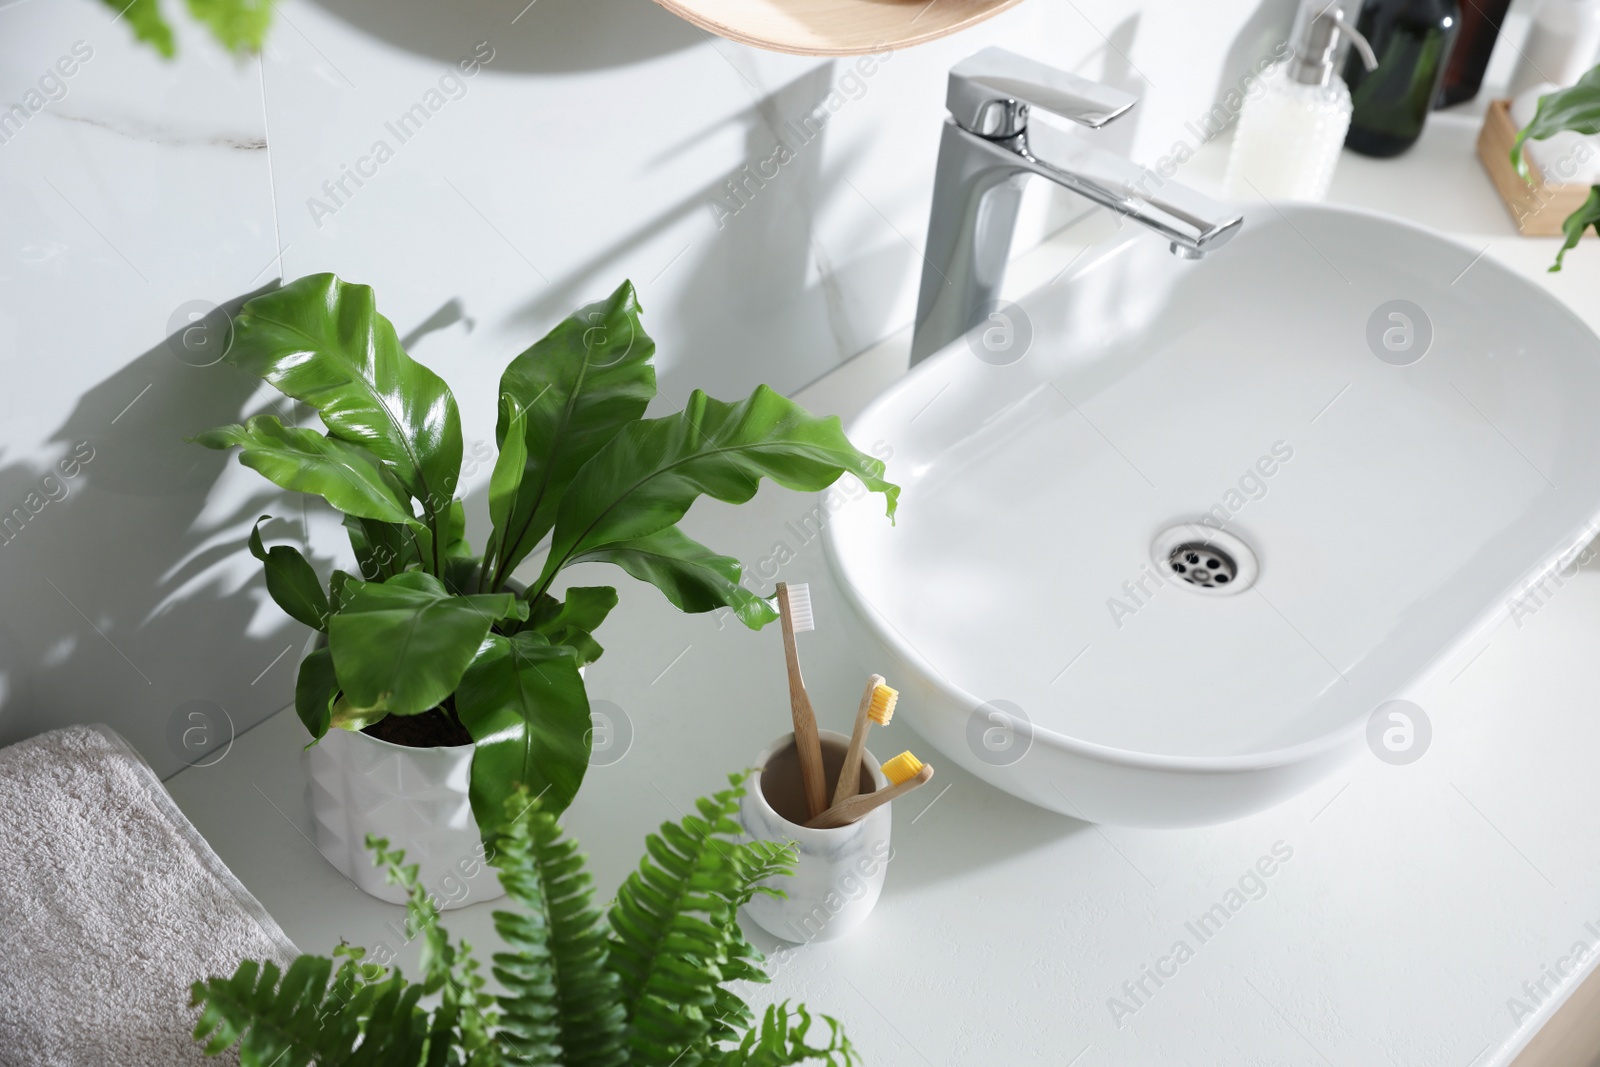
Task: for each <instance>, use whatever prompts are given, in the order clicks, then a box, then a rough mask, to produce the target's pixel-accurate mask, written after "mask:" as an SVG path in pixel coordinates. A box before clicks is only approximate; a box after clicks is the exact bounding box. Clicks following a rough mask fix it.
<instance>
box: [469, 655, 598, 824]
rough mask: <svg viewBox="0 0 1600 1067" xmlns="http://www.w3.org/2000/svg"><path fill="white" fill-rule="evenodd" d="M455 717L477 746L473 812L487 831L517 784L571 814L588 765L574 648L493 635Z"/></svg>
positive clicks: (585, 712)
mask: <svg viewBox="0 0 1600 1067" xmlns="http://www.w3.org/2000/svg"><path fill="white" fill-rule="evenodd" d="M456 715H457V716H459V717H460V719H461V725H463V726H465V727H466V728H467V732H468V733H470V734H471V735H472V739H473V741H474V742H475V744H476V750H475V751H474V753H473V756H472V784H471V788H470V789H469V795H470V797H471V799H472V811H473V814H475V815H476V816H477V818H478V825H479V827H481V828H482V829H483V830H484V832H485V834H489V833H492V832H493V831H494V830H496V829H497V828H498V827H499V826H500V825H501V823H503V822H504V821H505V802H506V797H508V796H510V795H511V794H512V793H514V792H515V791H516V790H517V788H518V787H526V788H527V789H529V790H530V791H531V792H532V793H533V794H534V795H535V796H538V797H539V798H540V799H541V801H542V803H543V804H544V806H545V809H546V810H547V811H550V812H552V813H560V812H562V811H565V810H566V808H567V805H568V804H570V803H572V798H573V797H574V796H576V795H577V793H578V786H579V785H581V784H582V782H583V774H584V771H586V770H588V766H589V744H590V738H589V728H590V718H589V697H588V694H587V693H586V692H585V691H584V686H583V678H582V677H581V676H580V675H579V674H578V663H577V661H576V659H574V657H573V655H572V652H571V650H570V649H567V648H563V647H561V646H559V645H551V644H550V643H549V642H548V641H547V640H546V639H545V638H544V637H543V636H541V635H539V634H535V633H529V632H523V633H517V634H513V635H512V636H510V637H506V636H504V635H502V634H490V635H488V639H487V640H486V641H484V642H483V646H482V647H481V648H480V649H479V650H478V654H477V658H476V659H474V660H473V661H472V664H471V666H469V667H468V668H467V669H466V671H465V673H464V674H463V675H462V677H461V682H460V685H459V686H458V687H457V688H456Z"/></svg>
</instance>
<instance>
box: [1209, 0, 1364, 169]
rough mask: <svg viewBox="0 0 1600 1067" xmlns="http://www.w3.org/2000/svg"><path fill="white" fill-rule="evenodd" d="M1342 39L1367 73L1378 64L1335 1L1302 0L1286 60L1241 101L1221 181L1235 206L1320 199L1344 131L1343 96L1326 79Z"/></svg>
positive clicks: (1346, 103) (1338, 85) (1347, 105)
mask: <svg viewBox="0 0 1600 1067" xmlns="http://www.w3.org/2000/svg"><path fill="white" fill-rule="evenodd" d="M1346 38H1348V39H1349V40H1350V41H1351V42H1352V44H1353V45H1354V46H1355V50H1356V51H1357V52H1358V53H1359V54H1360V56H1361V61H1362V62H1363V63H1365V64H1366V66H1367V69H1368V70H1372V69H1373V68H1375V67H1376V66H1377V65H1378V60H1377V57H1376V56H1375V55H1373V53H1372V49H1371V47H1369V46H1368V44H1367V41H1366V38H1364V37H1363V36H1362V35H1361V34H1359V33H1357V32H1356V30H1355V27H1354V26H1352V25H1350V23H1349V21H1348V20H1347V17H1346V16H1345V14H1344V11H1343V9H1342V8H1341V7H1340V5H1339V3H1338V2H1337V0H1305V2H1304V3H1302V4H1301V6H1300V12H1299V16H1298V18H1297V19H1296V20H1295V31H1294V34H1293V37H1292V39H1293V41H1294V47H1293V50H1292V52H1291V54H1290V57H1289V59H1288V61H1287V62H1285V63H1282V64H1280V65H1278V66H1277V67H1275V68H1273V69H1272V70H1271V71H1269V72H1268V73H1267V74H1266V75H1265V76H1264V78H1263V79H1262V86H1261V91H1260V92H1258V93H1256V94H1253V95H1249V94H1247V95H1246V98H1245V104H1244V108H1243V110H1242V111H1241V112H1240V114H1239V125H1238V129H1237V130H1235V131H1234V137H1233V152H1232V154H1231V155H1230V156H1229V157H1228V170H1227V174H1226V177H1225V178H1224V183H1225V186H1226V189H1227V193H1228V196H1230V197H1232V198H1233V199H1236V200H1248V199H1254V198H1255V197H1257V196H1260V197H1265V198H1266V199H1267V200H1321V199H1322V198H1323V197H1324V196H1326V195H1327V192H1328V185H1329V183H1331V182H1332V181H1333V170H1334V167H1335V166H1337V165H1338V162H1339V150H1340V149H1341V148H1342V147H1343V146H1344V140H1345V134H1346V133H1347V132H1348V131H1349V129H1350V115H1351V112H1352V105H1351V102H1350V90H1349V89H1348V88H1346V87H1345V83H1344V82H1343V81H1341V80H1340V79H1339V78H1338V77H1337V76H1336V75H1335V74H1334V67H1335V65H1336V63H1337V61H1338V53H1339V48H1340V45H1341V44H1342V43H1343V40H1344V39H1346Z"/></svg>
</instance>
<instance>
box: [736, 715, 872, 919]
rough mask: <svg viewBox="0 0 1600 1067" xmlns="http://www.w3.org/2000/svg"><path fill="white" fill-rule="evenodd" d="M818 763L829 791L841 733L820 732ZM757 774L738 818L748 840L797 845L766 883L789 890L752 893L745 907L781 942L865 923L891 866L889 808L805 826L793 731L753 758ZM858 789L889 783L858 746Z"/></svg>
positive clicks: (842, 744) (843, 738) (844, 739)
mask: <svg viewBox="0 0 1600 1067" xmlns="http://www.w3.org/2000/svg"><path fill="white" fill-rule="evenodd" d="M819 736H820V739H821V741H822V766H823V771H824V777H825V779H826V781H827V792H828V796H829V797H830V798H831V797H832V796H833V790H834V784H835V783H836V782H837V781H838V780H839V773H840V769H841V768H842V766H843V764H844V757H845V752H846V750H847V749H848V748H849V746H850V738H849V736H848V735H846V734H841V733H835V732H834V731H832V730H821V731H819ZM755 766H756V772H755V773H754V774H753V775H751V776H750V781H749V782H748V784H747V785H746V787H745V796H744V800H743V801H742V802H741V804H740V810H739V816H740V822H741V823H742V824H743V826H744V831H745V833H746V834H747V835H748V836H749V837H750V839H751V840H755V841H776V842H779V843H780V844H786V843H790V842H793V843H794V845H795V847H796V849H797V850H798V851H799V859H798V862H797V863H796V864H795V873H794V875H793V876H792V877H783V876H779V877H777V878H774V879H773V880H771V881H770V882H768V883H766V884H768V885H771V886H773V887H774V888H776V889H781V890H783V892H784V893H785V894H786V896H785V897H784V898H783V899H778V898H776V897H771V896H768V895H766V894H765V893H762V894H757V895H756V897H755V898H754V899H752V900H751V901H750V903H749V904H746V905H745V914H747V915H748V916H749V917H750V919H751V920H752V921H754V922H755V923H756V925H758V926H760V927H761V928H762V929H763V930H765V931H767V932H768V933H769V934H772V935H773V936H774V937H781V938H783V939H784V940H785V941H793V942H796V943H804V942H808V941H833V940H835V939H837V938H841V937H843V936H845V935H846V934H848V933H850V932H851V931H852V930H854V929H855V928H856V927H858V926H860V925H861V924H862V922H864V921H865V920H866V918H867V916H868V915H870V914H871V913H872V909H873V907H874V906H875V905H876V904H877V903H878V896H879V895H880V894H881V893H882V892H883V880H884V876H885V874H886V873H887V871H888V868H889V859H890V849H889V821H890V815H889V809H890V807H891V805H889V804H884V805H883V806H881V807H879V808H875V809H873V810H872V811H871V812H869V813H868V814H867V815H866V817H865V818H863V819H861V820H860V821H859V822H855V823H852V824H850V825H849V826H840V827H836V828H834V829H829V830H812V829H809V828H807V827H806V826H805V825H804V823H805V821H806V814H805V810H806V809H805V793H804V789H803V788H802V786H801V782H800V759H799V756H798V755H797V753H796V752H795V745H794V734H792V733H790V734H784V735H783V736H782V737H780V738H778V739H777V740H776V741H774V742H773V743H772V744H771V745H770V746H769V747H768V748H767V749H766V751H764V752H762V753H761V755H759V756H757V757H756V763H755ZM856 773H858V774H859V775H861V788H860V792H861V793H863V794H865V793H871V792H874V791H876V790H879V789H887V788H888V787H889V781H888V779H887V778H885V777H884V775H883V772H882V771H881V770H879V769H878V761H877V760H876V759H875V758H873V755H872V753H870V752H863V753H862V757H861V765H860V767H859V768H857V769H856Z"/></svg>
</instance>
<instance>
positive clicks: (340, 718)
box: [328, 696, 389, 734]
mask: <svg viewBox="0 0 1600 1067" xmlns="http://www.w3.org/2000/svg"><path fill="white" fill-rule="evenodd" d="M388 714H389V712H388V710H387V709H385V708H358V707H356V706H355V705H354V704H352V703H350V701H349V700H348V699H347V698H345V697H343V696H340V697H338V698H337V699H335V700H334V702H333V709H332V712H331V713H330V715H329V717H328V726H329V727H330V728H331V729H334V730H348V731H349V732H350V733H353V734H354V733H360V732H361V731H362V730H365V729H366V728H367V727H369V726H371V725H372V724H373V723H375V722H378V721H380V720H382V719H383V718H385V717H387V716H388Z"/></svg>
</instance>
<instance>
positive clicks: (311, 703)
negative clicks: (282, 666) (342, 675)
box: [294, 647, 339, 741]
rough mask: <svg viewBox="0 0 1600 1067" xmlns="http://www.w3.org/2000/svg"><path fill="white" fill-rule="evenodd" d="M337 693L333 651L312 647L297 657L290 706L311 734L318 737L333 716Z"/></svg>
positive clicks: (324, 732)
mask: <svg viewBox="0 0 1600 1067" xmlns="http://www.w3.org/2000/svg"><path fill="white" fill-rule="evenodd" d="M338 694H339V679H338V678H337V677H336V676H335V675H334V673H333V653H332V652H331V651H329V650H328V649H327V648H326V647H323V648H319V649H316V650H315V651H313V652H312V653H311V655H309V656H307V657H306V658H305V659H303V660H301V661H300V674H299V677H298V678H296V680H295V683H294V710H295V713H296V714H297V715H299V716H300V721H301V722H303V723H305V724H306V729H307V730H309V731H311V736H312V737H313V738H315V739H316V740H318V741H320V740H322V738H323V737H324V735H326V734H327V732H328V727H329V726H330V725H331V722H332V718H333V698H334V697H336V696H338Z"/></svg>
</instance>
